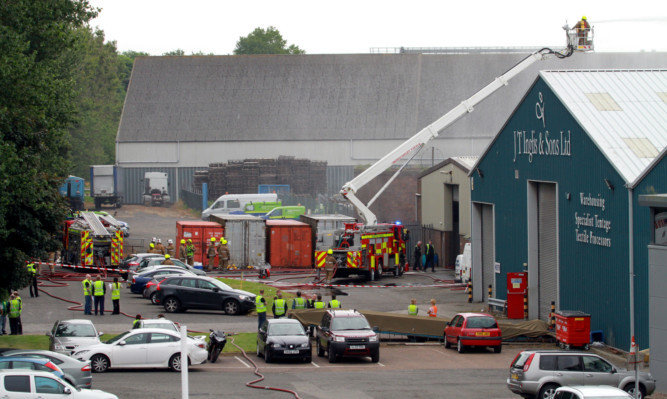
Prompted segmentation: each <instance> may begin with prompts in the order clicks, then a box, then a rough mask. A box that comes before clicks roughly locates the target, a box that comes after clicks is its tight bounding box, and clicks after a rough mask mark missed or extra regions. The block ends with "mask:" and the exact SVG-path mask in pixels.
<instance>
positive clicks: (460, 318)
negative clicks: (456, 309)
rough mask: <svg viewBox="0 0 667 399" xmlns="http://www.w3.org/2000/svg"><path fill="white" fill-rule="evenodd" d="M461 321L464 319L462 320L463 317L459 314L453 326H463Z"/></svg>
mask: <svg viewBox="0 0 667 399" xmlns="http://www.w3.org/2000/svg"><path fill="white" fill-rule="evenodd" d="M463 321H464V320H463V317H462V316H459V319H458V320H456V324H455V327H461V326H463Z"/></svg>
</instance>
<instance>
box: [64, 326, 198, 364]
mask: <svg viewBox="0 0 667 399" xmlns="http://www.w3.org/2000/svg"><path fill="white" fill-rule="evenodd" d="M180 341H181V336H180V334H177V333H175V332H173V331H168V330H165V329H162V328H138V329H134V330H130V331H126V332H124V333H122V334H119V335H116V336H115V337H113V338H111V339H110V340H108V341H105V342H102V343H100V344H97V345H92V346H88V347H86V348H83V349H81V350H79V351H77V352H75V353H74V355H73V356H74V357H75V358H77V359H79V360H82V361H90V364H91V367H92V368H93V372H95V373H102V372H105V371H107V370H109V369H111V368H158V367H168V368H169V369H171V370H174V371H180V370H181V342H180ZM187 345H188V358H189V361H190V364H202V363H205V362H206V358H207V356H208V352H206V343H205V342H204V341H203V340H198V339H193V338H189V337H188V342H187Z"/></svg>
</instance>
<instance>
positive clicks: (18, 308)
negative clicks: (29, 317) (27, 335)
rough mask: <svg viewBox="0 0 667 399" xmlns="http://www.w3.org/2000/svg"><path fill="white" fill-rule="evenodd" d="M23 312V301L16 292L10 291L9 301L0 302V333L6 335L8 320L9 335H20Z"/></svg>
mask: <svg viewBox="0 0 667 399" xmlns="http://www.w3.org/2000/svg"><path fill="white" fill-rule="evenodd" d="M22 311H23V300H22V299H21V296H20V295H19V292H18V291H12V293H11V294H10V295H9V299H7V300H4V301H2V302H0V330H2V331H0V333H1V334H2V335H6V334H7V329H6V325H7V319H9V333H10V335H22V334H23V325H22V324H21V312H22Z"/></svg>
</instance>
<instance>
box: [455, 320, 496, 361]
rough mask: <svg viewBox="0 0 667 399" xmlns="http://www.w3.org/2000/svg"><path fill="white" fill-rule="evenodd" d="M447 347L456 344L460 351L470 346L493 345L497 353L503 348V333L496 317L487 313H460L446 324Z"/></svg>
mask: <svg viewBox="0 0 667 399" xmlns="http://www.w3.org/2000/svg"><path fill="white" fill-rule="evenodd" d="M444 335H445V348H450V347H451V346H452V345H453V344H454V345H456V348H457V349H458V351H459V353H463V352H465V348H466V347H468V346H489V347H493V351H494V352H495V353H500V351H502V349H503V335H502V333H501V332H500V327H498V322H497V321H496V319H495V318H494V317H493V316H491V315H490V314H487V313H459V314H457V315H456V316H454V318H453V319H452V321H450V322H449V323H447V324H445V334H444Z"/></svg>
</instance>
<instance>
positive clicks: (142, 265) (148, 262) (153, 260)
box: [134, 254, 206, 276]
mask: <svg viewBox="0 0 667 399" xmlns="http://www.w3.org/2000/svg"><path fill="white" fill-rule="evenodd" d="M171 261H172V262H173V263H174V264H173V265H164V266H176V267H180V268H181V269H185V270H189V271H191V272H192V273H194V274H196V275H198V276H205V275H206V272H205V271H203V270H201V269H197V268H195V267H194V266H190V265H188V264H187V263H183V262H181V261H180V260H179V259H174V258H173V257H172V258H171ZM162 262H164V255H160V254H158V256H152V257H147V258H144V259H142V260H141V261H140V262H139V266H137V268H136V270H135V271H134V273H135V274H137V273H140V272H141V271H142V270H144V269H147V268H149V267H153V266H161V265H162Z"/></svg>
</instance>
